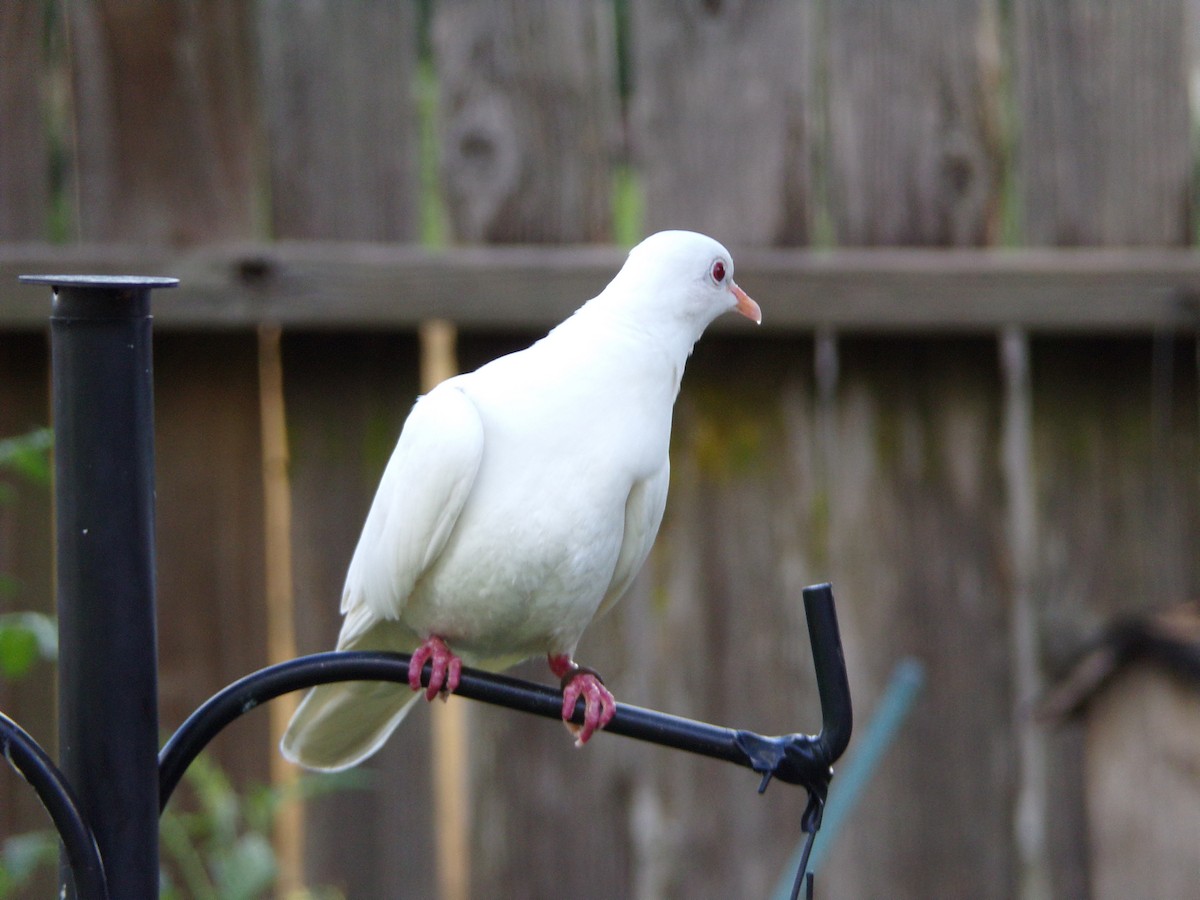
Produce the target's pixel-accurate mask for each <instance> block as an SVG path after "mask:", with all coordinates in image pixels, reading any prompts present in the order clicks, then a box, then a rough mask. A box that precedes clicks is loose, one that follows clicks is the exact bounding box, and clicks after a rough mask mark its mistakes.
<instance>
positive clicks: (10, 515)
mask: <svg viewBox="0 0 1200 900" xmlns="http://www.w3.org/2000/svg"><path fill="white" fill-rule="evenodd" d="M38 293H42V302H43V305H44V307H45V310H46V312H47V314H48V313H49V306H50V304H49V298H48V297H47V296H46V294H45V293H43V292H38ZM49 349H50V348H49V345H48V343H47V342H46V341H45V340H42V339H40V336H39V337H38V338H34V339H33V340H30V339H29V338H28V337H25V336H21V335H11V334H4V335H0V440H4V439H6V438H11V437H15V436H17V435H22V434H26V433H27V432H29V431H31V430H32V429H34V428H41V427H44V426H45V425H47V424H49V418H50V405H49V386H48V381H47V378H48V372H49V366H50V359H49V356H50V354H49ZM0 493H3V497H0V612H5V613H9V612H17V611H25V610H32V611H35V612H41V613H45V614H47V615H51V616H52V615H54V587H53V584H52V573H53V571H54V566H53V559H52V555H53V547H54V527H53V522H52V506H53V504H52V499H51V493H50V487H49V485H45V484H44V485H38V484H33V483H29V482H28V481H26V480H23V479H21V478H19V477H17V476H15V475H12V474H9V473H7V472H6V473H3V474H0ZM54 696H55V693H54V676H53V667H52V665H51V664H50V663H45V662H41V663H37V664H35V665H34V667H33V669H32V670H31V671H30V672H29V674H28V675H27V676H26V677H24V678H20V679H12V678H8V677H3V678H0V710H3V712H4V713H5V714H6V715H8V716H9V717H10V718H13V719H15V720H16V721H17V722H18V723H20V725H21V726H22V727H23V728H24V729H25V730H26V731H28V732H29V733H30V734H32V735H33V736H34V738H36V739H37V740H38V741H40V742H41V743H42V745H43V746H44V747H46V748H47V749H48V750H49V751H51V752H53V749H54V747H55V744H56V739H55V726H56V714H55V699H54ZM2 768H3V770H4V771H3V772H2V773H0V829H2V832H0V833H2V834H3V835H4V837H5V838H7V837H10V836H12V835H16V834H22V833H24V832H27V831H32V830H34V829H38V828H44V827H45V825H46V813H45V811H44V810H43V809H42V808H41V804H39V803H38V800H37V795H36V794H34V792H33V791H31V790H30V789H29V785H28V784H26V782H25V781H23V780H22V779H21V778H20V777H18V776H17V774H16V773H15V772H14V771H12V770H11V769H10V768H9V767H8V766H7V765H5V766H3V767H2ZM33 889H34V890H41V891H42V893H43V895H47V894H48V892H51V891H53V889H54V885H53V881H51V880H50V879H46V880H44V881H43V882H41V883H40V884H37V885H34V886H33Z"/></svg>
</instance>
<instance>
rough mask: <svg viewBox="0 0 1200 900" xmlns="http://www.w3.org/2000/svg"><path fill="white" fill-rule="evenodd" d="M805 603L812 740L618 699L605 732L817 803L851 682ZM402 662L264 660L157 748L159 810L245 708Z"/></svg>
mask: <svg viewBox="0 0 1200 900" xmlns="http://www.w3.org/2000/svg"><path fill="white" fill-rule="evenodd" d="M804 605H805V612H806V614H807V616H808V625H809V640H810V642H811V644H812V650H813V660H814V662H815V663H816V666H817V670H816V672H817V689H818V694H819V696H820V698H821V713H822V728H821V733H820V734H818V735H817V736H815V737H812V736H809V735H805V734H790V735H784V736H781V737H764V736H762V735H758V734H754V733H753V732H749V731H735V730H733V729H731V728H721V727H719V726H716V725H709V724H706V723H704V722H696V721H693V720H692V719H684V718H680V717H678V716H672V715H668V714H667V713H661V712H656V711H654V710H649V709H642V708H641V707H638V706H629V705H627V704H624V703H619V704H617V712H616V715H615V716H614V717H613V719H612V721H611V722H609V724H608V726H607V727H606V728H605V732H606V733H608V734H619V735H623V736H625V737H631V738H636V739H637V740H641V741H647V742H649V743H652V744H658V745H660V746H663V747H671V748H674V749H676V750H686V751H687V752H689V753H697V754H700V755H702V756H709V757H712V758H714V759H720V760H724V761H725V762H731V763H735V764H736V765H740V766H745V767H747V768H749V769H753V770H754V771H755V772H757V773H759V774H760V775H762V776H764V781H763V786H764V787H765V786H766V780H767V779H768V778H777V779H779V780H780V781H784V782H787V783H789V784H799V785H802V786H804V787H805V788H807V789H808V790H809V791H812V792H819V794H820V799H821V801H822V802H823V801H824V797H825V790H826V788H827V786H828V783H829V779H830V776H831V775H832V772H831V766H832V765H833V762H834V760H836V759H837V758H838V757H839V756H841V755H842V752H843V751H844V750H845V749H846V745H847V743H849V740H850V727H851V710H850V687H849V683H848V681H847V679H846V668H845V663H844V662H843V660H842V646H841V639H840V637H839V635H838V627H837V616H836V613H835V611H834V606H833V591H832V590H831V589H830V587H829V585H827V584H823V585H816V586H814V587H810V588H805V590H804ZM408 661H409V656H408V654H406V653H374V652H369V651H350V652H346V651H343V652H332V653H317V654H314V655H312V656H305V657H301V658H299V659H294V660H290V661H289V662H285V663H279V664H277V665H274V666H270V667H268V668H266V669H262V670H260V671H258V672H255V673H253V674H251V675H247V676H246V677H245V678H242V679H241V680H239V681H236V682H234V683H233V684H231V685H230V686H229V687H227V688H225V689H224V690H223V691H221V692H220V693H218V694H216V695H214V696H213V697H212V698H211V699H210V700H208V701H207V702H206V703H205V704H204V705H203V706H201V707H200V708H199V709H197V710H196V711H195V712H194V713H193V714H192V715H191V716H190V717H189V718H188V720H187V721H186V722H184V723H183V725H181V726H180V727H179V730H178V731H176V732H175V734H174V735H173V736H172V737H171V739H170V740H169V741H167V743H166V745H165V746H164V747H163V750H162V753H161V754H160V755H159V788H158V790H159V802H160V804H161V805H162V806H163V807H165V806H166V804H167V801H168V800H169V799H170V797H171V794H172V792H173V791H174V790H175V787H176V786H177V785H178V784H179V780H180V779H181V778H182V777H183V773H184V772H185V771H187V767H188V766H189V765H190V764H191V762H192V760H193V759H195V758H196V756H197V755H198V754H199V753H200V752H201V751H202V750H203V749H204V747H205V746H206V745H207V744H208V743H209V741H211V740H212V739H213V738H214V737H216V735H217V734H218V733H220V731H221V730H222V729H223V728H224V727H225V726H226V725H228V724H229V723H230V722H232V721H234V720H235V719H237V718H238V717H239V716H241V715H243V714H244V713H247V712H249V711H250V710H252V709H254V708H255V707H257V706H259V705H260V704H262V703H265V702H267V701H268V700H273V699H274V698H276V697H279V696H281V695H283V694H287V693H290V692H291V691H296V690H301V689H303V688H308V687H312V686H314V685H317V684H327V683H329V682H333V681H394V682H397V683H399V684H407V683H408ZM431 668H432V664H430V663H427V664H426V666H425V669H424V670H423V671H422V673H421V682H422V684H428V683H429V674H430V671H431ZM457 694H458V695H459V696H461V697H467V698H468V699H471V700H479V701H482V702H484V703H491V704H494V705H497V706H506V707H508V708H509V709H515V710H519V711H521V712H526V713H531V714H533V715H537V716H542V717H544V718H547V719H556V720H557V719H558V718H559V716H560V714H561V711H562V693H561V691H559V690H556V689H554V688H551V687H547V686H546V685H541V684H534V683H532V682H528V681H522V680H520V679H517V678H510V677H508V676H505V675H496V674H493V673H490V672H483V671H480V670H478V669H470V668H466V669H463V673H462V680H461V681H460V682H459V687H458V691H457ZM583 712H584V703H583V700H582V699H580V701H579V702H578V704H576V707H575V716H574V721H576V722H582V721H583Z"/></svg>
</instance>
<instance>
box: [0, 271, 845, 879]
mask: <svg viewBox="0 0 1200 900" xmlns="http://www.w3.org/2000/svg"><path fill="white" fill-rule="evenodd" d="M21 281H23V282H25V283H27V284H42V285H49V286H51V287H52V288H53V291H54V302H53V312H52V314H51V317H50V334H51V350H52V374H53V391H52V396H53V403H52V405H53V414H54V429H55V453H54V456H55V516H56V531H57V533H56V541H57V556H56V567H57V605H58V621H59V625H58V627H59V726H58V727H59V745H60V752H61V759H60V765H61V769H60V768H58V767H56V766H55V765H54V762H53V761H52V760H51V759H50V758H49V756H48V755H47V754H46V753H45V752H44V751H43V750H42V748H41V747H40V746H38V744H37V742H36V741H34V740H33V739H32V738H31V737H30V736H29V735H28V734H27V733H26V732H25V731H23V730H22V729H21V728H20V726H18V725H17V724H16V723H15V722H13V721H12V720H11V719H9V718H7V717H6V716H4V715H3V714H0V749H3V751H4V755H5V758H6V759H7V760H8V762H9V763H10V765H12V766H13V767H14V768H15V769H16V770H17V771H18V772H19V773H20V774H21V775H22V776H23V777H24V778H25V780H26V781H28V782H29V783H30V785H31V786H32V787H33V788H34V790H35V791H36V792H37V794H38V797H39V798H40V799H41V801H42V804H43V805H44V806H45V807H46V809H47V811H48V812H49V814H50V817H51V819H52V821H53V822H54V826H55V828H56V829H57V830H58V833H59V837H60V838H61V840H62V844H63V854H62V860H63V861H62V865H61V867H60V885H61V896H65V897H75V898H82V900H106V898H108V897H113V898H120V900H142V898H144V900H152V898H155V897H157V896H158V875H159V864H158V816H159V813H160V811H161V810H162V808H163V807H165V806H166V803H167V801H168V799H170V796H171V793H172V792H173V791H174V789H175V787H176V785H178V783H179V780H180V778H182V776H183V773H184V772H185V771H186V770H187V767H188V766H189V765H190V763H191V762H192V760H193V759H195V758H196V756H197V754H199V753H200V751H201V750H203V749H204V747H205V746H207V745H208V743H209V742H210V741H211V740H212V739H213V738H214V737H216V735H217V734H219V733H220V732H221V730H222V729H223V728H224V727H225V726H226V725H228V724H229V723H230V722H232V721H233V720H234V719H236V718H238V717H239V716H241V715H242V714H243V713H245V712H248V711H249V710H251V709H253V708H254V707H256V706H258V705H259V704H261V703H264V702H266V701H268V700H271V699H274V698H275V697H278V696H280V695H282V694H286V693H289V692H291V691H296V690H302V689H304V688H309V687H313V686H315V685H318V684H327V683H329V682H334V681H354V680H360V681H392V682H396V683H399V684H407V682H408V661H409V657H408V655H407V654H403V653H372V652H333V653H318V654H314V655H312V656H305V657H301V658H299V659H294V660H290V661H288V662H285V663H279V664H278V665H274V666H269V667H268V668H265V669H262V670H260V671H258V672H255V673H253V674H251V675H247V676H246V677H245V678H242V679H241V680H240V681H237V682H235V683H234V684H232V685H230V686H229V687H227V688H225V689H224V690H222V691H220V692H219V693H217V694H216V695H214V696H213V697H212V698H211V699H210V700H208V701H207V702H206V703H204V704H203V705H202V706H201V707H200V708H199V709H197V710H196V711H195V712H194V713H193V714H192V715H191V716H190V717H189V718H188V720H187V721H186V722H184V723H183V725H181V726H180V728H179V730H178V731H176V732H175V734H174V735H173V736H172V737H171V739H170V740H169V741H167V743H166V745H165V746H164V747H163V748H162V752H161V753H159V752H158V750H157V742H158V659H157V656H158V654H157V635H156V616H155V598H154V558H155V555H154V399H153V372H152V366H151V316H150V292H151V291H152V290H153V289H155V288H165V287H174V286H176V285H177V284H178V283H179V282H178V280H177V279H174V278H142V277H132V276H78V275H27V276H23V277H22V278H21ZM804 608H805V614H806V616H807V620H808V630H809V641H810V643H811V645H812V654H813V663H814V667H815V669H816V677H817V692H818V694H819V696H820V700H821V718H822V726H821V732H820V734H817V735H815V736H813V735H807V734H788V735H783V736H781V737H764V736H763V735H759V734H754V733H753V732H749V731H737V730H734V729H730V728H720V727H717V726H715V725H708V724H706V723H703V722H696V721H692V720H690V719H682V718H679V717H677V716H671V715H667V714H665V713H660V712H655V711H653V710H648V709H640V708H638V707H636V706H627V705H625V704H620V705H618V706H617V711H616V715H615V716H614V717H613V719H612V721H611V722H609V724H608V726H607V727H606V728H605V731H606V732H608V733H611V734H620V735H625V736H626V737H632V738H637V739H638V740H642V741H648V742H650V743H654V744H659V745H661V746H664V747H671V748H674V749H677V750H686V751H688V752H690V753H697V754H700V755H703V756H709V757H712V758H714V759H721V760H725V761H727V762H732V763H736V764H737V765H740V766H745V767H746V768H749V769H752V770H754V771H755V772H757V773H758V774H759V775H761V776H762V778H761V781H760V784H759V791H760V792H762V791H763V790H765V789H766V787H767V785H768V784H769V783H770V781H771V780H772V779H778V780H779V781H783V782H786V783H789V784H797V785H800V786H801V787H803V788H805V789H806V790H807V791H808V804H807V806H806V808H805V811H804V815H803V817H802V820H801V827H802V829H803V830H804V831H805V832H807V833H808V835H809V839H808V843H807V846H808V847H811V843H812V838H813V836H814V835H815V834H816V831H817V829H818V828H820V825H821V814H822V811H823V809H824V805H825V797H826V795H827V793H828V789H829V781H830V778H831V777H832V775H833V769H832V765H833V763H834V762H835V761H836V760H837V759H838V758H839V757H840V756H841V755H842V752H843V751H844V750H845V749H846V745H847V744H848V743H849V741H850V729H851V722H852V716H851V708H850V686H849V682H848V680H847V677H846V666H845V661H844V660H843V657H842V644H841V638H840V636H839V634H838V625H837V615H836V612H835V609H834V603H833V591H832V589H831V588H830V586H829V585H827V584H821V585H815V586H813V587H809V588H805V589H804ZM431 668H432V666H431V664H427V665H426V667H425V669H424V671H423V672H422V673H421V680H422V683H424V684H428V681H429V676H430V672H431ZM457 693H459V694H461V695H462V696H464V697H469V698H471V699H473V700H480V701H483V702H485V703H492V704H496V705H500V706H506V707H508V708H510V709H516V710H520V711H523V712H527V713H533V714H534V715H539V716H544V717H546V718H549V719H557V718H559V716H560V714H561V704H562V694H561V693H560V691H558V690H554V689H552V688H549V687H545V686H543V685H538V684H533V683H530V682H526V681H520V680H518V679H515V678H509V677H506V676H504V675H494V674H491V673H488V672H482V671H478V670H474V669H464V670H463V674H462V680H461V682H460V685H459V689H458V692H457ZM583 711H584V703H583V700H582V699H581V700H580V701H579V704H578V705H577V706H576V709H575V715H574V721H576V722H582V721H583ZM806 866H807V853H806V854H805V857H804V859H803V860H802V861H801V864H800V869H799V871H798V872H797V873H796V885H795V889H794V892H793V896H798V894H799V891H800V888H801V884H802V881H803V879H804V875H805V869H806ZM808 886H809V893H810V895H811V890H812V884H811V877H810V878H809V881H808Z"/></svg>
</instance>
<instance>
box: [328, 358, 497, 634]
mask: <svg viewBox="0 0 1200 900" xmlns="http://www.w3.org/2000/svg"><path fill="white" fill-rule="evenodd" d="M483 443H484V437H483V423H482V421H481V420H480V418H479V412H478V410H476V408H475V405H474V404H473V403H472V402H471V400H470V399H469V398H468V397H467V396H466V394H464V393H463V392H462V391H461V390H460V389H458V388H457V387H456V386H455V385H454V384H453V382H452V381H450V382H445V383H443V384H441V385H439V386H438V387H437V388H435V389H434V390H432V391H430V392H429V393H428V394H426V395H425V396H424V397H422V398H421V399H419V400H418V401H417V403H416V406H414V407H413V410H412V412H411V413H409V416H408V420H407V421H406V422H405V423H404V429H403V431H402V432H401V434H400V439H399V441H398V442H397V444H396V449H395V450H394V451H393V453H392V458H391V459H390V460H389V461H388V464H387V468H386V469H385V470H384V473H383V479H382V480H381V481H380V484H379V490H378V492H377V493H376V494H375V500H374V502H373V503H372V504H371V511H370V512H369V513H368V514H367V521H366V523H365V524H364V525H363V531H362V536H361V537H360V538H359V540H358V546H357V548H356V549H355V551H354V557H353V558H352V559H351V561H350V568H349V571H348V572H347V573H346V585H345V588H344V590H343V592H342V612H343V613H345V615H346V621H345V623H344V625H343V628H342V633H341V636H340V637H339V639H338V646H339V647H347V646H350V645H351V644H353V643H354V642H355V640H356V638H358V637H360V636H361V635H362V634H363V633H364V632H365V631H366V630H367V629H369V628H371V627H372V626H373V625H374V624H375V623H377V622H380V621H384V620H394V619H397V618H398V617H399V616H400V613H401V611H402V610H403V609H404V605H405V603H406V602H407V601H408V596H409V594H410V593H411V592H412V589H413V585H414V584H415V583H416V581H417V579H418V578H420V577H421V575H422V574H423V573H424V572H425V571H426V570H427V569H428V568H429V566H430V565H432V564H433V562H434V561H435V560H436V559H437V557H438V554H440V553H441V552H442V549H443V548H444V547H445V546H446V541H447V540H448V539H449V537H450V534H451V532H452V531H453V530H454V525H455V523H456V522H457V521H458V517H459V514H460V513H461V512H462V509H463V506H464V505H465V504H466V502H467V497H468V496H469V495H470V493H471V487H472V485H473V484H474V483H475V475H476V473H477V472H478V471H479V461H480V459H481V458H482V457H483Z"/></svg>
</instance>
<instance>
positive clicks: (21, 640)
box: [0, 428, 364, 900]
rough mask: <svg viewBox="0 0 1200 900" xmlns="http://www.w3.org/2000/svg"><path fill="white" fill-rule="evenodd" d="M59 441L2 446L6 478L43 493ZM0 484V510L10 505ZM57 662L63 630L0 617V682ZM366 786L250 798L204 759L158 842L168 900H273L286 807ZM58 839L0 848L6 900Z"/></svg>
mask: <svg viewBox="0 0 1200 900" xmlns="http://www.w3.org/2000/svg"><path fill="white" fill-rule="evenodd" d="M52 445H53V432H52V431H51V430H50V429H49V428H40V429H37V430H35V431H31V432H29V433H28V434H24V435H19V436H17V437H10V438H5V439H3V440H0V474H5V473H9V474H11V475H13V476H15V477H16V478H19V479H21V480H24V481H26V482H29V483H32V484H37V485H49V483H50V473H51V466H50V448H51V446H52ZM5 487H6V485H4V484H3V483H2V482H0V503H3V502H10V501H11V499H12V493H11V491H9V492H7V493H6V492H4V488H5ZM18 588H19V585H18V583H17V581H16V579H14V578H11V577H7V576H4V575H3V574H0V599H6V598H8V597H11V596H13V595H15V594H16V592H17V589H18ZM57 656H58V628H57V626H56V624H55V621H54V619H53V618H51V617H50V616H46V615H43V614H42V613H36V612H13V613H5V614H2V615H0V677H3V678H5V679H9V680H12V679H16V678H20V677H22V676H24V675H27V674H28V673H29V671H30V669H31V668H32V667H33V665H34V664H35V663H36V662H38V661H39V660H46V661H51V662H53V661H54V660H55V659H56V658H57ZM363 780H364V776H362V775H360V774H356V773H347V774H346V775H344V776H343V775H338V776H311V777H308V778H303V779H301V780H300V781H299V782H297V784H296V786H295V787H294V788H290V789H288V790H280V789H277V788H274V787H271V786H269V785H268V786H256V787H254V788H252V789H250V790H249V791H247V793H246V795H245V796H244V797H243V796H242V795H240V794H239V793H238V792H237V791H236V790H235V789H234V787H233V785H232V783H231V782H230V780H229V777H228V776H227V775H226V774H225V772H224V771H223V770H222V769H221V767H220V766H219V765H217V763H216V762H214V761H213V760H212V759H210V758H208V757H206V756H203V755H202V756H200V757H199V758H198V759H196V760H195V762H193V763H192V765H191V766H190V768H189V769H188V771H187V773H186V774H185V775H184V785H186V786H187V788H189V789H190V793H191V797H192V799H193V802H194V808H192V809H189V810H186V811H178V809H177V808H174V807H173V808H171V809H168V810H167V811H166V812H165V813H164V814H163V817H162V820H161V826H160V830H159V840H160V845H161V850H162V859H163V872H162V891H161V894H160V896H161V898H164V900H183V898H188V900H258V898H265V897H269V896H271V895H272V889H273V887H274V882H275V876H276V873H277V868H278V867H277V864H276V860H275V852H274V849H273V847H272V846H271V838H270V836H271V829H272V826H273V824H274V821H275V817H276V815H277V814H278V811H279V809H280V807H281V806H282V805H283V804H284V803H287V802H289V801H292V800H297V799H302V798H304V797H309V796H314V795H316V794H319V793H323V792H328V791H332V790H338V789H341V788H344V787H347V786H354V785H361V784H362V783H363ZM58 854H59V842H58V835H57V834H56V833H55V832H54V831H53V830H52V829H44V830H40V831H31V832H27V833H25V834H19V835H15V836H14V837H10V838H8V839H7V840H5V841H4V842H3V844H0V900H8V898H11V897H16V896H18V892H20V891H22V890H23V889H25V888H27V887H28V886H29V885H30V882H31V880H32V879H33V878H34V876H35V875H37V874H39V873H44V872H52V871H54V870H55V868H56V867H57V865H58ZM338 897H339V895H338V893H337V892H336V891H334V890H332V889H319V890H317V891H313V892H308V893H307V894H305V895H303V896H301V897H293V898H289V900H318V898H319V900H337V898H338Z"/></svg>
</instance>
